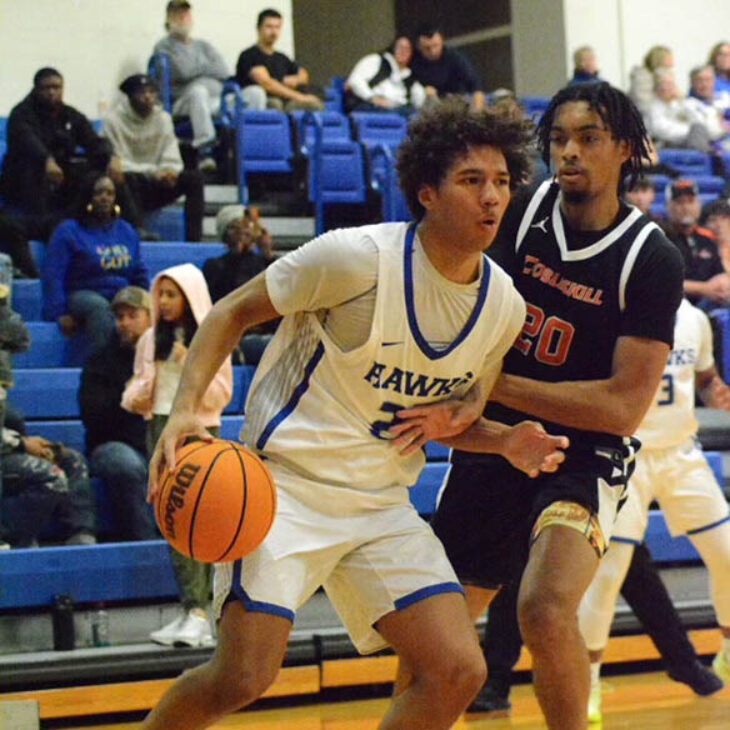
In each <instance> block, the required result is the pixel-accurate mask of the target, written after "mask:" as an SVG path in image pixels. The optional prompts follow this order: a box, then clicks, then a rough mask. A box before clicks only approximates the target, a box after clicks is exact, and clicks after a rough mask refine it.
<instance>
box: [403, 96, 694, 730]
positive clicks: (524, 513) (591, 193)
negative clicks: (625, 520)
mask: <svg viewBox="0 0 730 730" xmlns="http://www.w3.org/2000/svg"><path fill="white" fill-rule="evenodd" d="M538 137H539V142H540V144H541V148H542V152H543V157H544V158H545V161H546V162H548V163H550V164H552V169H553V170H554V172H555V179H554V180H552V181H548V182H546V183H544V184H543V185H542V186H540V187H539V188H538V189H537V191H535V192H534V194H533V195H532V196H531V197H529V198H528V199H525V200H523V201H522V202H521V204H520V203H519V202H517V201H516V203H517V204H513V205H512V206H511V209H510V211H509V212H508V216H507V217H506V218H505V221H504V222H503V224H502V229H501V231H500V243H499V249H498V250H499V260H500V263H502V265H503V266H504V268H505V269H506V270H507V271H508V273H510V274H511V275H512V277H513V279H514V282H515V284H516V286H517V289H518V290H519V291H520V293H521V294H522V295H523V297H524V298H525V301H526V303H527V317H526V321H525V325H524V328H523V331H522V333H521V334H520V335H519V336H518V338H517V340H516V341H515V344H514V346H513V348H512V350H511V351H510V352H509V353H508V355H507V357H506V358H505V363H504V370H503V375H502V377H501V379H500V380H499V381H498V383H497V385H496V386H495V389H494V390H493V392H492V395H491V397H490V400H491V401H492V402H491V403H490V404H489V406H488V408H487V411H486V416H487V417H488V418H490V419H495V420H498V421H502V422H506V423H515V422H517V421H522V420H524V419H525V418H526V417H527V418H529V417H532V418H537V419H540V421H541V422H542V423H543V424H544V426H545V428H546V430H547V431H548V432H551V433H560V434H566V435H568V436H569V438H570V442H571V444H570V447H569V449H568V451H567V453H566V461H565V463H564V464H563V466H562V467H561V469H560V471H559V472H558V473H556V474H542V475H539V476H538V477H537V478H536V479H530V478H528V477H527V476H525V475H524V474H522V473H519V472H517V471H516V470H515V469H513V468H512V467H511V466H510V465H509V464H508V463H507V462H506V461H505V460H504V459H502V458H501V457H497V456H490V455H487V454H480V453H478V452H479V451H480V443H479V442H480V438H479V430H480V428H482V427H483V425H482V424H480V422H477V424H475V425H474V426H472V427H471V428H470V429H468V430H467V431H465V432H464V433H462V434H461V435H460V436H458V437H455V438H452V439H450V440H448V441H447V443H449V444H450V445H452V446H454V447H455V448H457V449H462V450H461V451H459V450H457V451H454V453H453V457H452V462H453V466H452V468H451V471H450V475H449V479H448V483H447V485H446V488H445V490H444V493H443V496H442V500H441V503H440V505H439V510H438V513H437V515H436V518H435V522H434V528H435V530H436V533H437V534H438V535H439V537H441V539H442V541H443V542H444V544H445V546H446V549H447V553H448V555H449V558H450V559H451V561H452V563H453V565H454V567H455V568H456V571H457V574H458V575H459V577H460V579H461V580H462V582H463V583H464V584H465V586H466V590H467V599H468V601H469V605H470V610H471V612H472V615H473V616H474V617H475V618H476V617H477V616H479V615H480V614H481V613H482V612H483V611H484V609H485V608H486V607H487V605H488V604H489V601H490V600H491V599H492V598H493V597H494V595H496V591H497V590H498V589H499V586H500V585H502V584H505V583H507V582H509V581H511V580H515V579H518V578H519V575H520V571H521V569H522V567H523V565H524V561H525V559H526V561H527V563H526V567H525V570H524V573H523V578H522V583H521V587H520V599H519V617H520V625H521V630H522V635H523V638H524V640H525V644H526V645H527V646H528V648H529V649H530V652H531V654H532V656H533V662H534V681H535V690H536V693H537V696H538V699H539V701H540V704H541V706H542V709H543V712H544V713H545V716H546V719H547V722H548V726H549V727H550V728H560V730H573V729H575V730H578V729H580V730H583V729H584V728H585V727H586V723H587V716H586V709H587V701H588V691H589V671H588V655H587V652H586V649H585V645H584V644H583V640H582V638H581V635H580V632H579V630H578V622H577V615H576V614H577V607H578V604H579V602H580V599H581V597H582V595H583V593H584V592H585V590H586V588H587V586H588V585H589V583H590V581H591V579H592V577H593V574H594V573H595V571H596V568H597V566H598V561H599V559H600V557H601V555H602V554H603V552H604V550H605V548H606V545H607V544H608V540H609V538H610V534H611V528H612V524H613V521H614V517H615V514H616V511H617V509H618V507H619V505H620V503H621V502H622V500H623V497H624V492H625V489H626V482H627V478H628V475H629V473H630V470H631V462H632V458H633V455H634V452H635V449H636V447H637V446H638V442H636V441H635V440H634V439H632V438H631V434H632V433H633V432H634V430H635V429H636V427H637V426H638V424H639V422H640V421H641V419H642V417H643V415H644V413H645V411H646V410H647V408H648V407H649V405H650V403H651V400H652V397H653V395H654V393H655V392H656V388H657V385H658V383H659V379H660V377H661V374H662V371H663V368H664V364H665V362H666V359H667V356H668V354H669V351H670V346H671V343H672V336H673V325H674V316H675V311H676V309H677V307H678V306H679V302H680V300H681V296H682V262H681V259H680V256H679V254H678V252H677V250H676V249H675V247H673V246H672V245H671V243H669V242H668V241H667V239H666V238H665V237H664V234H663V233H662V232H661V230H660V229H659V228H658V227H657V226H656V225H655V224H654V223H652V222H650V221H649V220H648V219H647V218H646V217H645V216H643V215H642V214H641V213H640V212H639V211H638V210H637V209H636V208H633V207H631V206H628V205H626V204H624V203H623V202H622V201H621V200H620V197H619V193H620V190H621V185H622V181H623V180H624V179H625V177H626V176H629V177H632V176H634V175H636V174H637V173H638V172H639V170H640V167H641V160H642V158H645V157H646V156H647V147H646V145H647V138H646V132H645V130H644V126H643V123H642V121H641V117H640V116H639V114H638V112H637V111H636V109H635V107H634V106H633V104H632V103H631V102H630V101H629V100H628V98H627V97H626V96H625V95H624V94H622V93H621V92H620V91H618V90H616V89H613V88H612V87H610V86H609V85H608V84H605V83H601V84H590V85H580V86H574V87H569V88H566V89H563V90H562V91H560V92H559V93H558V94H557V95H556V96H555V97H554V98H553V100H552V102H551V104H550V107H549V108H548V110H547V111H546V113H545V115H544V116H543V119H542V121H541V122H540V124H539V126H538ZM399 415H400V416H402V417H405V418H408V417H409V416H411V417H416V418H418V417H420V418H423V417H424V415H423V411H422V410H421V411H420V413H418V414H416V413H413V412H411V413H408V412H405V413H400V414H399ZM528 546H529V548H528ZM528 550H529V552H528Z"/></svg>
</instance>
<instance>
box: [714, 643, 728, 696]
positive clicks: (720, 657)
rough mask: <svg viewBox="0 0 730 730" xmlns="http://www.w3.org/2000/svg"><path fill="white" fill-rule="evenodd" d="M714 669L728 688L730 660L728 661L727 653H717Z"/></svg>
mask: <svg viewBox="0 0 730 730" xmlns="http://www.w3.org/2000/svg"><path fill="white" fill-rule="evenodd" d="M712 669H713V670H714V672H715V674H716V675H717V676H718V677H720V679H721V680H722V681H723V682H725V686H726V687H727V686H728V685H730V659H728V656H727V652H726V651H718V652H717V656H716V657H715V659H714V661H713V662H712Z"/></svg>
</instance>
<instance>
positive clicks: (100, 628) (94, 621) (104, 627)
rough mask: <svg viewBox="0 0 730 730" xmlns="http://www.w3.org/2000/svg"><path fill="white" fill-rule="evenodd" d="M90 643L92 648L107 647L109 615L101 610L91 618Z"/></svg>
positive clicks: (95, 612)
mask: <svg viewBox="0 0 730 730" xmlns="http://www.w3.org/2000/svg"><path fill="white" fill-rule="evenodd" d="M91 643H92V644H93V645H94V646H109V613H108V612H107V611H105V610H104V609H103V608H99V609H98V610H97V611H94V613H93V615H92V616H91Z"/></svg>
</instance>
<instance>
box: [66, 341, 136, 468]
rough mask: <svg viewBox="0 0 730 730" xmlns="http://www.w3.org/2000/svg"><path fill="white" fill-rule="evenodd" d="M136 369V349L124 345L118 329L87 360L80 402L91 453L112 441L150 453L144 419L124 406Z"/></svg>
mask: <svg viewBox="0 0 730 730" xmlns="http://www.w3.org/2000/svg"><path fill="white" fill-rule="evenodd" d="M133 370H134V348H133V347H123V346H122V345H121V344H120V342H119V338H118V336H117V333H116V332H113V333H112V337H111V339H110V340H109V342H108V343H107V344H106V345H105V346H104V347H102V348H101V349H99V350H97V351H96V352H94V353H92V355H91V356H90V357H89V359H88V360H87V361H86V364H85V365H84V369H83V371H82V372H81V387H80V388H79V402H80V404H81V420H82V421H83V422H84V427H85V428H86V453H87V454H89V455H90V454H91V452H92V451H93V450H94V449H95V448H96V447H97V446H99V445H100V444H105V443H107V442H108V441H122V442H124V443H125V444H128V445H129V446H131V447H132V448H134V449H137V451H139V452H141V453H142V454H145V453H146V452H147V447H146V443H145V434H146V430H147V427H146V424H145V421H144V419H143V418H142V416H139V415H137V414H136V413H130V412H129V411H125V410H124V409H123V408H122V407H121V405H120V404H121V401H122V392H123V391H124V386H125V385H126V383H127V381H128V380H129V379H130V378H131V377H132V372H133Z"/></svg>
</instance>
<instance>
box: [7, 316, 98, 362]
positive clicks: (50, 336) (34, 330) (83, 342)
mask: <svg viewBox="0 0 730 730" xmlns="http://www.w3.org/2000/svg"><path fill="white" fill-rule="evenodd" d="M26 324H27V327H28V330H29V331H30V337H31V347H30V350H28V352H24V353H22V354H20V355H16V356H15V357H14V358H13V367H14V368H60V367H79V366H81V365H82V364H83V362H84V360H85V359H86V357H87V355H88V354H89V352H90V349H91V341H90V340H89V339H88V338H87V337H85V336H84V335H77V336H76V337H64V336H63V335H62V334H61V330H60V329H59V328H58V325H57V324H56V323H55V322H27V323H26Z"/></svg>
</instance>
